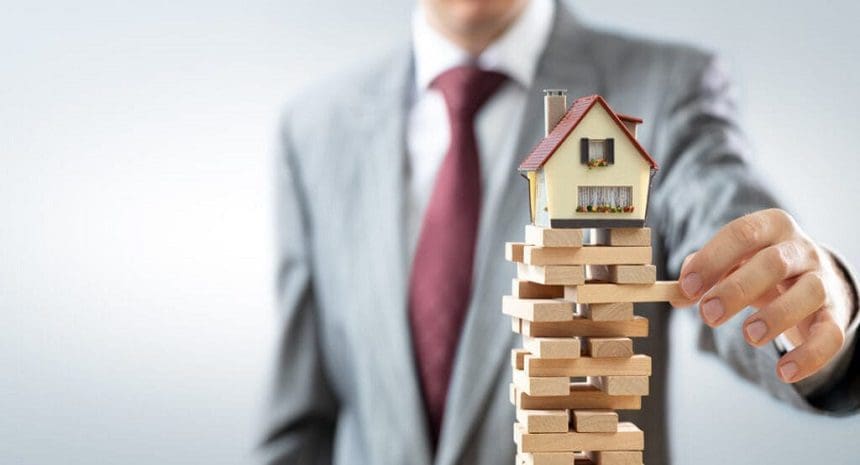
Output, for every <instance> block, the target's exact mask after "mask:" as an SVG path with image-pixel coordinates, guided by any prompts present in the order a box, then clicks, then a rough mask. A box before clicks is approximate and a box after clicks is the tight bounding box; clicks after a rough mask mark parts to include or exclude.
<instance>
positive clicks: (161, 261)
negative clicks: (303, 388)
mask: <svg viewBox="0 0 860 465" xmlns="http://www.w3.org/2000/svg"><path fill="white" fill-rule="evenodd" d="M575 6H576V8H577V10H578V11H579V12H580V13H581V14H582V15H583V16H584V17H585V18H588V19H590V20H592V21H594V22H597V23H600V24H605V25H608V26H612V27H618V28H621V29H624V30H628V31H632V32H637V33H644V34H648V35H651V36H659V37H664V38H672V39H681V40H685V41H691V42H693V43H696V44H700V45H703V46H706V47H708V48H712V49H715V50H718V51H720V52H722V53H723V54H724V55H725V56H726V58H727V59H728V62H729V64H730V65H731V67H732V69H733V70H734V74H735V75H736V76H737V77H738V80H739V81H740V82H741V83H742V89H743V90H742V94H743V95H744V97H745V99H744V101H745V105H744V110H745V112H744V113H745V120H746V122H747V127H748V128H749V132H750V134H751V135H752V140H753V142H754V143H755V146H756V147H757V151H758V154H759V159H758V163H757V164H758V165H759V166H760V167H761V168H762V169H764V170H766V172H767V173H769V175H770V179H771V181H772V183H773V184H774V185H775V186H776V187H777V188H778V189H779V191H780V192H781V193H782V194H783V195H784V197H785V198H786V199H787V200H788V201H789V202H790V203H791V204H792V205H793V206H794V207H795V208H796V211H797V212H799V213H800V218H801V220H802V222H803V224H804V225H805V226H806V228H807V229H808V231H809V232H810V233H811V234H812V235H813V236H814V237H816V238H818V239H819V240H821V241H824V242H826V243H828V244H830V245H832V246H834V247H836V248H838V249H839V250H841V251H842V252H843V253H844V254H845V256H846V257H848V258H849V260H851V261H852V262H853V263H858V260H860V242H858V241H857V240H856V230H857V228H858V227H860V220H858V211H857V201H858V199H860V187H858V182H857V173H858V172H860V161H858V159H860V154H858V153H857V139H856V137H855V134H853V132H854V131H855V130H856V127H857V124H858V123H857V122H858V121H860V91H858V85H857V82H858V74H860V73H858V69H860V67H858V58H860V53H858V45H857V42H858V37H857V32H856V20H857V18H858V17H860V7H858V4H857V2H851V1H834V2H808V3H806V4H804V5H801V6H788V3H787V2H777V1H772V0H771V1H759V2H750V1H736V0H731V1H722V2H708V3H704V2H675V1H668V0H652V1H649V2H642V1H632V0H627V1H615V2H598V1H582V2H577V3H576V5H575ZM0 7H2V8H0V11H2V13H0V318H2V320H0V321H2V323H0V370H2V375H0V463H3V464H49V463H51V464H53V463H63V464H92V463H118V464H126V465H133V464H152V463H164V464H241V463H250V457H251V456H250V453H249V450H250V449H251V446H252V443H253V440H254V439H255V438H256V436H255V435H256V432H257V429H258V425H257V418H258V414H259V411H260V409H261V408H262V407H261V402H260V398H261V395H262V394H263V392H264V389H263V386H264V384H265V379H266V373H267V370H268V366H269V361H270V353H271V351H272V349H273V343H274V336H275V334H276V328H275V327H274V323H275V318H274V310H273V304H272V300H273V299H272V282H273V279H272V247H271V244H272V242H273V241H272V232H271V229H272V221H271V219H270V209H271V186H270V175H269V163H270V159H269V158H268V154H269V150H270V148H271V146H272V145H271V141H272V139H273V134H274V124H275V119H276V114H277V110H278V107H279V105H280V103H281V102H283V101H284V100H285V99H286V98H287V96H288V95H290V94H292V93H294V92H298V91H299V89H300V87H301V85H303V84H305V83H308V82H311V81H313V80H314V79H317V78H318V77H319V76H321V75H323V74H326V73H329V72H331V71H333V70H335V69H337V68H340V67H342V65H343V64H344V63H355V62H357V61H360V57H361V56H365V55H366V54H368V53H371V52H372V50H374V49H376V48H378V47H380V46H381V44H385V43H390V42H392V41H393V40H396V39H397V38H398V37H402V36H403V35H405V34H406V33H407V29H408V22H407V20H408V17H409V13H410V10H411V2H405V1H400V2H395V1H390V0H389V1H385V0H364V1H360V2H359V1H350V2H344V1H336V0H291V1H263V0H247V1H243V2H232V1H223V0H208V1H199V0H195V1H185V2H165V1H152V2H130V1H127V2H117V1H89V2H57V1H51V2H40V1H32V2H16V3H10V2H3V4H2V5H0ZM646 124H647V122H646ZM692 323H693V320H692V318H679V319H677V321H676V323H675V325H674V326H673V328H672V333H671V334H670V335H666V334H655V335H654V336H653V337H671V338H673V339H674V341H675V349H676V350H675V352H674V354H675V357H674V359H673V360H671V363H672V366H673V371H672V373H673V378H672V383H671V390H672V396H673V403H672V407H673V410H672V419H671V424H672V430H671V432H672V435H673V446H674V452H675V457H676V459H677V463H679V464H696V465H706V464H722V463H726V462H729V463H736V464H742V463H743V464H755V463H792V464H794V463H798V464H799V463H818V462H821V463H830V464H848V463H856V461H857V457H860V442H858V441H857V438H858V434H860V418H851V419H842V420H839V419H829V418H821V417H814V416H810V415H806V414H800V413H797V412H795V411H792V410H790V409H788V408H786V407H784V406H782V405H779V404H777V403H775V402H774V401H772V400H770V399H769V398H768V397H766V396H765V395H764V394H762V393H760V392H759V391H757V390H756V389H753V388H751V387H750V386H748V385H746V384H744V383H743V382H740V381H738V380H737V379H736V378H735V377H734V376H733V375H732V374H731V373H730V372H729V371H728V370H726V369H725V368H724V367H723V366H722V365H721V364H720V363H718V362H716V361H715V360H713V359H712V358H709V357H704V356H702V355H699V354H698V353H696V352H695V350H694V341H693V334H692V331H691V328H692ZM656 363H661V361H656Z"/></svg>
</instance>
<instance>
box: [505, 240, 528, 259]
mask: <svg viewBox="0 0 860 465" xmlns="http://www.w3.org/2000/svg"><path fill="white" fill-rule="evenodd" d="M524 246H525V244H523V243H522V242H506V243H505V260H507V261H509V262H522V261H523V247H524Z"/></svg>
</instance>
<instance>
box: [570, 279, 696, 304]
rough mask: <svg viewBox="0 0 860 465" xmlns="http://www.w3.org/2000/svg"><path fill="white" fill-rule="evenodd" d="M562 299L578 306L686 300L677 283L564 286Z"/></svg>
mask: <svg viewBox="0 0 860 465" xmlns="http://www.w3.org/2000/svg"><path fill="white" fill-rule="evenodd" d="M564 299H565V300H568V301H571V302H576V303H578V304H595V303H613V302H669V301H671V300H678V301H681V300H686V297H685V296H684V295H683V293H682V292H681V288H680V286H678V281H657V282H655V283H654V284H582V285H579V286H565V287H564Z"/></svg>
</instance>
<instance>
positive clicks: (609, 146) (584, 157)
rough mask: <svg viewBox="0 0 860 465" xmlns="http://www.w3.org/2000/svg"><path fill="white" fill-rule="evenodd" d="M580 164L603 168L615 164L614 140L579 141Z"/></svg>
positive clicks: (585, 139)
mask: <svg viewBox="0 0 860 465" xmlns="http://www.w3.org/2000/svg"><path fill="white" fill-rule="evenodd" d="M579 148H580V162H581V163H582V164H583V165H588V166H605V165H611V164H613V163H615V139H612V138H608V139H589V138H587V137H583V138H582V139H580V140H579Z"/></svg>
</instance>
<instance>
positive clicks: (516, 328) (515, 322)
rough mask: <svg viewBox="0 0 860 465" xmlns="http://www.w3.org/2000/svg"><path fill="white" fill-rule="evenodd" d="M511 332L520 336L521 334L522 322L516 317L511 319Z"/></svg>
mask: <svg viewBox="0 0 860 465" xmlns="http://www.w3.org/2000/svg"><path fill="white" fill-rule="evenodd" d="M511 331H513V332H515V333H517V334H520V333H522V332H523V320H520V319H519V318H517V317H515V316H514V317H511Z"/></svg>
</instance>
